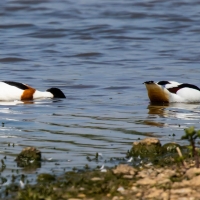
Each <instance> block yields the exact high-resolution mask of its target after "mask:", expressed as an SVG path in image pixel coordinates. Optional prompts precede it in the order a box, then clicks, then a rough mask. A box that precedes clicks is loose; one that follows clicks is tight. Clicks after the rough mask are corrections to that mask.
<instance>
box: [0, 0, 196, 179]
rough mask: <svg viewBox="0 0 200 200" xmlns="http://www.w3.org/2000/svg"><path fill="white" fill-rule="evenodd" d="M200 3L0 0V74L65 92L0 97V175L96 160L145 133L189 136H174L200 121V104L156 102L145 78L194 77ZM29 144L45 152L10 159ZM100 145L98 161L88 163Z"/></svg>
mask: <svg viewBox="0 0 200 200" xmlns="http://www.w3.org/2000/svg"><path fill="white" fill-rule="evenodd" d="M199 10H200V4H199V2H198V1H195V0H191V1H181V0H180V1H172V0H169V1H150V0H146V1H143V2H141V1H131V0H125V1H109V0H102V1H90V0H82V1H72V0H60V1H51V0H48V1H46V0H40V1H30V0H19V1H14V0H3V1H1V2H0V16H1V21H0V47H1V51H0V69H1V70H0V72H1V75H0V79H2V80H12V81H19V82H22V83H27V84H29V85H31V86H32V87H35V88H37V89H39V90H42V91H43V90H46V89H48V88H50V87H52V86H54V87H58V88H60V89H62V90H63V91H64V93H65V95H66V96H67V98H66V99H64V100H61V101H53V100H42V101H36V102H35V103H34V104H19V105H13V106H12V105H5V104H4V105H0V123H4V127H1V128H0V157H1V159H3V158H4V157H5V156H6V159H4V162H5V164H6V169H5V170H4V171H3V172H2V173H1V176H5V177H6V176H7V175H8V174H10V172H11V170H12V169H14V170H17V169H18V170H19V173H26V174H31V173H35V172H38V173H42V172H51V171H54V172H55V173H57V172H58V173H60V172H63V170H71V169H72V168H73V167H76V168H80V169H81V168H83V167H84V166H85V165H86V164H89V166H91V167H95V166H97V165H102V164H105V163H104V160H105V159H106V160H109V159H110V158H111V157H122V158H123V157H125V154H126V151H127V150H128V149H130V148H131V145H132V142H134V141H135V140H138V138H140V139H142V138H145V137H147V136H148V137H157V138H159V139H160V140H161V142H162V143H163V144H164V143H166V142H178V143H180V144H187V142H186V141H182V140H180V138H181V135H182V134H183V133H184V129H185V128H187V127H189V126H195V127H196V128H197V129H200V125H199V120H200V115H199V112H200V104H170V105H169V106H160V105H154V106H152V105H150V104H149V99H148V97H147V93H146V89H145V87H144V85H143V84H142V83H143V82H145V81H148V80H154V81H159V80H174V81H178V82H188V83H192V84H196V85H199V86H200V82H199V74H200V67H199V63H200V56H199V55H200V42H199V41H200V15H199ZM172 134H175V136H172ZM9 143H10V144H11V145H10V146H8V144H9ZM12 144H14V147H13V145H12ZM27 146H34V147H37V148H38V149H39V150H40V151H41V152H42V157H43V162H42V164H41V167H40V168H37V169H34V170H33V171H25V170H24V169H23V168H20V167H18V166H17V164H16V163H15V161H14V159H15V157H16V155H17V154H18V153H19V152H21V150H22V149H23V148H24V147H27ZM96 152H99V153H102V156H103V157H102V161H100V162H97V163H96V162H88V160H87V158H86V157H87V156H90V157H94V156H95V154H96ZM114 164H115V163H109V162H108V163H106V164H105V167H106V166H113V165H114Z"/></svg>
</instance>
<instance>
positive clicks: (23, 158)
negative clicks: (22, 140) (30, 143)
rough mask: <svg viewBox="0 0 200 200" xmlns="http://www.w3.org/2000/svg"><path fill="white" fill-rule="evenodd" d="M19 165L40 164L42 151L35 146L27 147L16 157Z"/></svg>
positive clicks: (37, 165)
mask: <svg viewBox="0 0 200 200" xmlns="http://www.w3.org/2000/svg"><path fill="white" fill-rule="evenodd" d="M15 161H16V162H17V164H18V166H19V167H28V166H35V167H36V168H37V167H39V166H40V161H41V152H40V151H39V150H38V149H36V148H35V147H26V148H24V149H23V150H22V151H21V153H20V154H19V155H18V156H17V158H16V159H15Z"/></svg>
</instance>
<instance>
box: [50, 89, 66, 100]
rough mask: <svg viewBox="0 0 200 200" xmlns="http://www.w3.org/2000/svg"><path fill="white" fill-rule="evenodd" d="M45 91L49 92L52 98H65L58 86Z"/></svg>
mask: <svg viewBox="0 0 200 200" xmlns="http://www.w3.org/2000/svg"><path fill="white" fill-rule="evenodd" d="M47 92H51V94H53V97H54V98H66V96H65V95H64V93H63V92H62V91H61V90H60V89H58V88H50V89H48V90H47Z"/></svg>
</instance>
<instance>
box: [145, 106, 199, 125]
mask: <svg viewBox="0 0 200 200" xmlns="http://www.w3.org/2000/svg"><path fill="white" fill-rule="evenodd" d="M147 109H148V117H147V120H144V121H143V124H145V125H150V126H157V127H164V126H169V124H168V122H166V120H165V118H166V119H170V120H176V122H178V121H177V120H184V123H185V120H187V121H190V122H191V120H200V115H199V114H200V104H186V103H170V104H167V103H166V104H152V103H150V104H149V105H148V107H147ZM159 121H162V122H159ZM171 122H172V121H171ZM172 123H173V122H172ZM178 123H179V124H181V123H183V121H179V122H178ZM177 125H178V124H177Z"/></svg>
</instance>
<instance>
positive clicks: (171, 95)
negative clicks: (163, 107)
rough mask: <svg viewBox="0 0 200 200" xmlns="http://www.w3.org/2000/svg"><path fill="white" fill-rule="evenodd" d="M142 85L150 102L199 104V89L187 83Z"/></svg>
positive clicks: (165, 82) (172, 82)
mask: <svg viewBox="0 0 200 200" xmlns="http://www.w3.org/2000/svg"><path fill="white" fill-rule="evenodd" d="M144 84H145V86H146V89H147V92H148V96H149V99H150V101H151V102H162V103H164V102H166V103H171V102H183V103H198V102H200V88H199V87H197V86H195V85H192V84H189V83H178V82H175V81H159V82H154V81H146V82H144Z"/></svg>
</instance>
